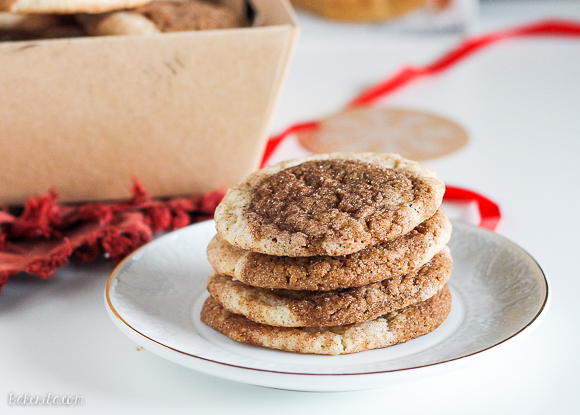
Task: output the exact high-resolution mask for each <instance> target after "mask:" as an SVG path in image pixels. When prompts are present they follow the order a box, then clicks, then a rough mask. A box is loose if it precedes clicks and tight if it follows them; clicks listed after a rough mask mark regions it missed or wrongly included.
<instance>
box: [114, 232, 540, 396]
mask: <svg viewBox="0 0 580 415" xmlns="http://www.w3.org/2000/svg"><path fill="white" fill-rule="evenodd" d="M214 233H215V231H214V223H213V221H208V222H204V223H201V224H196V225H192V226H189V227H187V228H184V229H182V230H179V231H176V232H172V233H170V234H168V235H166V236H164V237H161V238H159V239H157V240H155V241H153V242H151V243H149V244H147V245H146V246H144V247H142V248H141V249H139V250H137V251H136V252H135V253H133V254H132V255H130V256H129V257H127V258H126V259H125V260H124V261H123V262H122V263H121V264H119V266H118V267H117V268H116V269H115V270H114V272H113V273H112V274H111V276H110V278H109V281H108V282H107V287H106V290H105V304H106V307H107V310H108V312H109V315H110V316H111V318H112V320H113V322H114V323H115V324H116V325H117V327H119V329H121V331H122V332H123V333H125V334H126V335H127V336H129V337H130V338H131V339H133V340H134V341H135V342H136V343H138V344H139V345H141V346H143V347H144V348H146V349H148V350H149V351H151V352H153V353H156V354H158V355H160V356H162V357H164V358H166V359H168V360H171V361H173V362H176V363H178V364H181V365H184V366H187V367H190V368H192V369H195V370H198V371H200V372H204V373H208V374H210V375H214V376H218V377H222V378H226V379H230V380H234V381H238V382H244V383H250V384H255V385H261V386H268V387H273V388H282V389H293V390H307V391H343V390H356V389H367V388H374V387H381V386H385V385H388V384H389V383H391V382H395V381H396V382H399V381H401V380H409V379H412V378H414V377H417V376H425V375H429V374H431V373H434V372H437V371H440V370H448V369H449V368H450V367H452V366H453V365H454V364H455V362H459V361H464V360H466V359H464V358H468V357H470V358H471V357H472V356H475V355H478V354H479V353H480V352H483V351H485V350H488V349H491V348H493V347H495V346H497V345H499V344H501V343H503V342H505V341H506V340H508V339H511V338H513V337H514V336H516V335H518V334H519V333H521V332H522V331H523V330H525V329H526V330H527V329H528V328H529V327H530V326H531V325H532V323H535V322H537V319H538V317H539V315H540V314H541V313H542V311H543V310H544V309H545V306H546V302H547V299H548V285H547V281H546V279H545V276H544V274H543V272H542V270H541V268H540V267H539V265H538V264H537V263H536V262H535V261H534V259H533V258H532V257H531V256H530V255H529V254H527V253H526V252H525V251H524V250H523V249H521V248H520V247H518V246H517V245H515V244H514V243H513V242H510V241H509V240H507V239H506V238H504V237H502V236H500V235H497V234H495V233H491V232H488V231H485V230H482V229H479V228H477V227H474V226H471V225H467V224H464V223H459V222H455V223H454V232H453V238H452V240H451V242H450V247H451V250H452V255H453V258H454V261H455V265H454V271H453V276H452V278H451V281H450V286H451V290H452V294H453V309H452V312H451V314H450V315H449V317H448V319H447V320H446V321H445V322H444V323H443V324H442V325H441V326H440V327H439V328H438V329H437V330H435V331H434V332H432V333H430V334H427V335H426V336H423V337H420V338H418V339H415V340H411V341H410V342H407V343H405V344H401V345H397V346H393V347H389V348H386V349H381V350H372V351H367V352H362V353H356V354H352V355H343V356H315V355H300V354H294V353H286V352H280V351H274V350H268V349H263V348H259V347H254V346H247V345H243V344H239V343H236V342H234V341H232V340H230V339H228V338H227V337H225V336H223V335H222V334H220V333H218V332H216V331H214V330H213V329H210V328H209V327H207V326H205V325H204V324H203V323H201V321H200V319H199V312H200V309H201V306H202V304H203V301H204V300H205V299H206V297H207V293H206V290H205V283H206V278H207V276H208V275H209V274H210V272H211V268H210V266H209V264H208V262H207V260H206V256H205V250H206V246H207V244H208V242H209V240H210V239H211V238H212V236H213V235H214ZM467 360H469V359H467Z"/></svg>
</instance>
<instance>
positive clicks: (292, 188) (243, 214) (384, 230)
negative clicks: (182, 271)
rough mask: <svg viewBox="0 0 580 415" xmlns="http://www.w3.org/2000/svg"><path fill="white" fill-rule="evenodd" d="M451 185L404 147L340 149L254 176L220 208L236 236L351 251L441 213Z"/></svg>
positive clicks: (311, 250)
mask: <svg viewBox="0 0 580 415" xmlns="http://www.w3.org/2000/svg"><path fill="white" fill-rule="evenodd" d="M444 191H445V186H444V184H443V182H441V180H439V179H438V178H437V177H436V175H435V174H434V173H433V172H432V171H431V170H429V169H427V168H425V167H423V166H421V165H420V164H418V163H416V162H413V161H409V160H406V159H403V158H402V157H400V156H399V155H396V154H374V153H333V154H325V155H317V156H311V157H307V158H304V159H300V160H291V161H286V162H282V163H279V164H277V165H274V166H271V167H267V168H265V169H262V170H259V171H257V172H255V173H253V174H252V175H250V176H249V177H248V178H247V179H246V181H244V182H243V183H242V184H240V185H239V186H238V187H236V188H233V189H230V190H229V191H228V192H227V194H226V196H225V198H224V199H223V201H222V202H221V203H220V205H219V206H218V208H217V209H216V213H215V220H216V227H217V231H218V233H219V234H220V236H221V237H222V238H223V239H224V240H226V241H227V242H228V243H230V244H232V245H234V246H236V247H238V248H241V249H245V250H249V251H253V252H259V253H263V254H267V255H280V256H291V257H300V256H314V255H334V256H336V255H348V254H351V253H354V252H357V251H360V250H362V249H364V248H366V247H369V246H372V245H376V244H377V243H379V242H381V241H388V240H392V239H395V238H397V237H399V236H401V235H404V234H406V233H407V232H409V231H411V230H412V229H413V228H415V227H416V226H417V225H419V224H420V223H421V222H423V221H425V220H426V219H428V218H430V217H431V216H433V214H434V213H435V212H436V211H437V209H438V208H439V205H440V204H441V200H442V197H443V193H444Z"/></svg>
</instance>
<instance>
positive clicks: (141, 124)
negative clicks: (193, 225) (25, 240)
mask: <svg viewBox="0 0 580 415" xmlns="http://www.w3.org/2000/svg"><path fill="white" fill-rule="evenodd" d="M224 3H225V2H224ZM233 3H236V2H233ZM233 3H231V4H233ZM237 4H239V3H237ZM251 4H252V5H253V7H254V9H255V10H256V15H257V16H258V17H257V19H259V22H260V24H259V26H255V27H247V28H236V29H226V30H207V31H199V32H180V33H166V34H161V35H152V36H117V37H83V38H70V39H56V40H41V41H25V42H0V99H1V103H2V110H1V111H0V146H1V148H2V163H0V204H19V203H22V202H23V201H24V200H25V199H26V198H27V197H28V196H31V195H34V194H43V193H45V192H46V191H47V190H48V189H49V188H51V187H54V188H56V190H57V191H58V192H59V194H60V195H61V199H62V200H64V201H89V200H110V199H119V198H126V197H127V196H128V194H129V191H128V190H129V188H130V186H131V178H132V177H137V178H138V179H139V180H140V181H141V182H142V183H143V185H144V186H145V187H146V188H147V189H148V190H149V191H150V193H151V194H152V195H154V196H170V195H182V194H183V195H186V194H195V193H201V192H206V191H211V190H216V189H219V188H222V187H225V186H231V185H233V184H235V183H237V182H239V181H240V180H241V179H242V178H243V177H244V176H246V175H247V174H248V173H250V172H251V171H252V170H254V169H255V168H256V167H258V164H259V160H260V158H261V155H262V152H263V150H264V146H265V142H266V134H267V128H268V123H269V120H270V118H271V114H272V111H273V107H274V104H275V101H276V98H277V96H278V92H279V90H280V86H281V84H282V81H283V78H284V75H285V72H286V69H287V66H288V62H289V58H290V55H291V53H292V50H293V45H294V42H295V40H296V37H297V32H298V28H297V25H296V23H295V20H294V17H293V14H292V10H291V8H290V7H289V5H288V2H287V1H285V0H252V2H251Z"/></svg>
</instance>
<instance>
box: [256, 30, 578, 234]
mask: <svg viewBox="0 0 580 415" xmlns="http://www.w3.org/2000/svg"><path fill="white" fill-rule="evenodd" d="M524 36H570V37H580V23H579V22H575V21H570V20H542V21H539V22H535V23H531V24H526V25H522V26H517V27H513V28H508V29H503V30H498V31H495V32H491V33H488V34H485V35H481V36H476V37H472V38H468V39H465V40H464V41H463V42H461V43H460V44H459V45H458V46H456V47H455V48H453V49H451V50H450V51H449V52H447V53H445V54H443V56H441V57H440V58H438V59H436V60H435V61H434V62H432V63H430V64H428V65H426V66H405V67H403V68H401V69H400V70H398V71H397V72H395V73H394V74H393V75H391V76H389V77H388V78H386V79H385V80H383V81H382V82H379V83H378V84H377V85H375V86H373V87H371V88H369V89H367V90H365V91H363V92H362V93H360V94H359V95H358V96H357V97H355V98H354V99H353V100H352V101H351V102H350V104H349V105H348V106H349V107H356V106H361V105H369V104H372V103H374V102H376V101H377V100H379V99H381V98H383V97H385V96H387V95H388V94H391V93H392V92H394V91H396V90H398V89H399V88H401V87H403V86H405V85H407V84H408V83H410V82H412V81H414V80H417V79H419V78H421V77H423V76H431V75H437V74H439V73H440V72H444V71H445V70H447V69H449V68H450V67H452V66H453V65H455V64H456V63H458V62H460V61H461V60H463V59H465V58H467V57H468V56H469V55H471V54H473V53H475V52H476V51H478V50H480V49H483V48H484V47H486V46H490V45H492V44H494V43H496V42H498V41H501V40H506V39H510V38H517V37H524ZM319 124H320V123H319V121H309V122H302V123H298V124H294V125H291V126H290V127H288V128H287V129H285V130H284V131H282V132H281V133H279V134H277V135H275V136H273V137H271V138H270V139H269V140H268V143H267V144H266V150H265V151H264V155H263V157H262V163H261V166H262V167H263V166H265V165H266V163H267V162H268V160H269V159H270V157H271V156H272V153H274V151H275V150H276V148H277V147H278V146H279V145H280V143H282V141H284V139H285V138H286V137H288V136H289V135H291V134H293V133H296V132H298V131H303V130H308V129H312V128H317V127H318V126H319ZM444 199H445V200H449V201H464V202H475V203H476V204H477V206H478V209H479V214H480V218H481V219H480V223H479V226H481V227H482V228H486V229H489V230H491V231H493V230H495V229H496V227H497V225H498V223H499V221H500V219H501V212H500V209H499V206H498V205H497V203H495V202H494V201H492V200H491V199H488V198H487V197H485V196H483V195H481V194H479V193H477V192H474V191H472V190H468V189H463V188H459V187H454V186H447V191H446V193H445V197H444Z"/></svg>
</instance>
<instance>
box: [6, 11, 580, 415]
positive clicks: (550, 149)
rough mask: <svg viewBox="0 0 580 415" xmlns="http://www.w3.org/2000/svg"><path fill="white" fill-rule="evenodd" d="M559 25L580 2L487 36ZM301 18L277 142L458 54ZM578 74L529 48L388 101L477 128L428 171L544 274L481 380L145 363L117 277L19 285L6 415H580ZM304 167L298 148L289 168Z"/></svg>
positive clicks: (579, 55)
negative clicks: (288, 130)
mask: <svg viewBox="0 0 580 415" xmlns="http://www.w3.org/2000/svg"><path fill="white" fill-rule="evenodd" d="M547 16H560V17H569V18H576V19H580V3H573V2H555V1H548V2H544V3H540V2H532V3H526V2H515V3H511V4H498V3H495V2H494V3H491V4H490V3H486V4H485V5H484V6H483V7H482V11H481V22H480V25H479V27H478V28H477V29H476V30H477V31H482V30H483V31H485V30H489V29H493V28H498V27H502V26H505V25H508V24H514V23H522V22H526V21H530V20H531V19H534V18H538V17H547ZM302 19H303V23H304V30H303V36H302V39H301V41H300V44H299V46H298V50H297V54H296V57H295V59H294V63H293V66H292V69H291V71H290V74H289V78H288V82H287V84H286V87H285V90H284V93H283V95H282V98H281V102H280V105H279V106H278V108H277V113H276V117H275V120H274V123H273V124H274V125H273V129H272V131H276V130H278V129H280V128H281V127H283V126H286V125H288V124H289V123H290V122H293V121H298V120H307V119H312V118H313V117H317V116H321V115H324V114H326V113H328V112H332V111H334V110H336V109H338V108H339V107H340V105H341V103H344V102H345V101H346V100H347V99H348V98H350V97H352V96H353V95H354V94H355V93H356V92H358V91H359V90H360V89H361V88H363V87H364V86H367V85H368V84H369V83H371V82H373V81H377V80H379V79H381V78H383V77H384V76H385V75H387V74H389V73H390V72H391V71H392V70H393V69H395V68H397V67H398V66H400V65H402V64H405V63H425V62H427V61H428V60H430V59H431V58H433V57H435V56H437V55H438V54H440V53H441V52H442V51H444V50H445V49H446V48H448V47H449V46H451V45H453V44H454V43H455V42H456V41H457V40H458V38H457V37H455V36H450V35H445V36H442V37H435V36H431V37H429V38H418V37H417V36H410V37H402V36H393V35H388V34H386V33H382V32H381V31H365V30H360V29H357V28H352V29H348V28H345V29H343V30H341V31H337V30H334V29H332V30H325V29H324V25H321V24H320V23H318V22H316V21H315V20H314V19H312V18H304V17H303V16H302ZM579 75H580V40H571V39H547V38H537V39H521V40H514V41H508V42H505V43H502V44H500V45H496V46H494V47H492V48H490V49H487V50H485V51H483V52H481V53H480V54H478V55H477V56H475V57H473V58H472V59H469V60H467V61H465V62H464V63H462V64H460V65H459V66H457V67H456V68H454V69H452V70H451V71H450V72H448V73H445V74H443V75H442V76H439V77H438V78H437V79H431V80H425V81H421V82H419V83H417V84H414V85H412V86H410V87H408V88H406V89H405V90H404V91H401V92H399V93H397V94H396V95H393V96H392V97H391V98H389V103H392V104H395V105H404V106H409V107H416V108H424V109H428V110H432V111H435V112H437V113H441V114H445V115H448V116H450V117H452V118H454V119H456V120H458V121H459V122H461V123H462V124H463V125H464V126H466V127H467V128H468V129H469V131H470V134H471V142H470V144H469V146H468V147H467V148H466V149H464V150H462V151H460V152H458V153H455V154H454V155H451V156H449V157H446V158H444V159H440V160H437V161H434V162H431V163H429V165H430V166H431V167H433V168H435V169H436V170H437V171H438V172H439V173H440V175H441V176H442V177H443V178H444V179H445V181H446V182H448V183H453V184H457V185H462V186H466V187H469V188H473V189H477V190H480V191H482V192H484V193H486V194H488V195H489V196H491V197H492V198H493V199H495V200H497V201H499V202H500V203H501V206H502V209H503V214H504V220H503V223H502V225H501V227H500V229H499V232H501V233H503V234H505V235H506V236H508V237H509V238H511V239H513V240H514V241H516V242H517V243H519V244H520V245H522V246H523V247H524V248H525V249H527V250H528V251H529V252H530V253H531V254H532V255H534V256H535V257H536V259H537V260H538V261H539V263H540V264H541V265H542V267H543V268H544V270H545V272H546V274H547V276H548V278H549V281H550V290H551V305H550V308H549V310H548V313H547V315H546V316H545V319H544V320H543V322H542V324H540V325H539V326H538V327H537V329H536V330H535V331H534V332H532V333H530V334H529V335H527V336H524V337H523V338H522V339H521V340H519V341H517V342H513V344H511V345H510V344H509V342H508V344H507V345H506V347H503V348H501V349H498V350H497V351H495V352H494V353H490V354H489V357H488V358H487V359H482V360H480V361H478V363H477V364H474V365H470V366H469V368H468V369H462V370H459V371H455V372H452V373H449V374H446V375H441V376H438V377H436V378H429V379H424V380H421V381H420V382H416V383H404V384H400V385H398V386H397V387H394V388H391V389H388V390H384V389H383V390H373V391H364V392H351V393H334V394H324V393H318V394H317V393H299V392H288V391H281V390H272V389H265V388H260V387H254V386H248V385H242V384H236V383H233V382H228V381H223V380H220V379H216V378H213V377H210V376H206V375H202V374H198V373H196V372H193V371H190V370H188V369H186V368H183V367H180V366H177V365H174V364H172V363H169V362H167V361H164V360H162V359H161V358H159V357H156V356H154V355H152V354H150V353H148V352H147V351H144V350H138V349H136V347H135V345H134V344H132V343H131V341H129V340H128V339H127V338H126V337H124V335H123V334H121V333H120V332H119V331H118V330H117V329H116V328H115V327H114V326H113V325H112V324H111V322H110V321H109V319H108V317H107V316H106V314H105V311H104V307H103V299H102V295H103V288H104V284H105V279H106V275H107V273H108V272H109V270H110V267H109V266H108V265H106V264H101V265H98V266H79V267H67V268H65V269H63V270H62V271H60V272H59V273H58V274H57V276H56V277H55V278H53V279H52V280H47V281H43V280H40V279H36V278H32V277H26V276H22V277H17V278H14V279H13V280H12V281H10V283H9V284H8V285H6V287H5V288H4V291H3V292H2V293H1V294H0V329H1V337H0V338H1V341H0V368H1V369H0V370H1V373H2V375H1V376H0V413H4V410H5V409H6V408H7V396H8V394H9V393H10V392H13V393H17V394H19V393H29V394H46V393H48V392H51V393H56V394H68V395H80V396H82V399H83V403H84V404H83V405H82V406H81V407H75V408H68V409H67V411H68V412H67V413H69V412H70V413H73V412H74V413H77V412H78V413H103V411H107V413H110V414H113V413H121V411H123V410H129V409H130V410H131V413H137V411H139V412H138V413H140V414H154V413H160V412H161V413H165V412H169V413H188V414H205V413H212V414H220V413H236V414H243V413H251V414H254V415H255V414H260V413H264V414H272V413H275V414H284V413H293V414H296V413H302V412H303V411H308V413H316V412H320V411H322V412H324V411H325V410H328V411H330V410H332V412H333V413H335V414H339V413H365V412H366V413H375V411H377V410H378V411H381V413H396V414H406V413H445V414H465V413H469V414H489V413H518V414H519V413H533V414H541V413H546V412H549V413H553V412H554V411H555V412H556V413H564V414H571V413H578V412H580V402H579V400H578V397H577V392H578V390H580V389H579V388H580V383H579V380H578V379H579V377H578V370H580V358H579V357H578V352H577V351H578V350H580V334H579V329H578V328H579V325H578V315H579V311H578V301H577V293H578V292H580V275H578V271H577V269H578V268H577V265H576V259H577V255H578V252H577V251H578V248H580V245H579V243H578V237H577V235H576V233H580V226H579V223H578V220H577V218H576V213H577V212H579V211H580V192H579V191H578V185H577V183H576V181H577V180H578V179H579V178H580V163H578V153H580V81H579ZM300 152H301V150H300V149H299V148H298V146H297V145H296V143H294V142H292V141H290V142H288V143H286V144H284V146H283V147H282V148H281V149H280V152H279V153H278V154H277V155H276V158H277V159H281V158H286V157H288V156H291V155H296V154H299V153H300ZM8 409H9V412H12V411H14V412H18V411H23V410H24V409H18V408H13V407H12V408H8ZM38 411H39V412H43V413H44V412H49V411H53V412H55V413H61V412H62V411H63V409H62V408H58V409H52V410H51V409H46V408H43V409H39V410H38Z"/></svg>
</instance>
